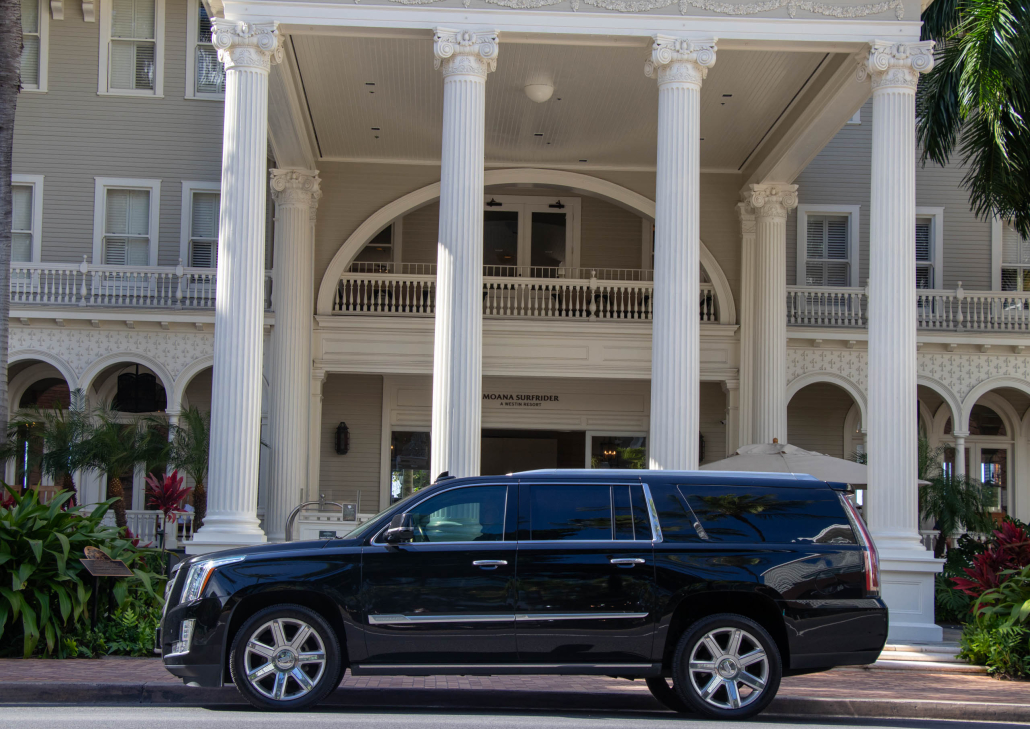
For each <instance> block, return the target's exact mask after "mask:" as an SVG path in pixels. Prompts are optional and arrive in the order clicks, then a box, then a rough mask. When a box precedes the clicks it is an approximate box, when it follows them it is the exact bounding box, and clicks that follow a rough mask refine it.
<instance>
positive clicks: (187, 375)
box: [168, 356, 215, 412]
mask: <svg viewBox="0 0 1030 729" xmlns="http://www.w3.org/2000/svg"><path fill="white" fill-rule="evenodd" d="M214 364H215V358H214V356H208V357H201V358H200V359H198V360H194V361H193V362H190V363H189V364H188V365H186V367H185V368H183V370H182V372H180V373H179V376H178V377H176V378H175V389H174V390H173V391H170V394H169V397H168V409H169V410H170V411H173V412H174V411H177V410H182V404H183V402H185V400H186V388H188V387H189V386H190V382H191V381H192V380H193V378H194V377H196V376H197V375H199V374H200V373H201V372H203V371H204V370H206V369H207V368H208V367H213V366H214Z"/></svg>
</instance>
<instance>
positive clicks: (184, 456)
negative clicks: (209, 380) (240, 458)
mask: <svg viewBox="0 0 1030 729" xmlns="http://www.w3.org/2000/svg"><path fill="white" fill-rule="evenodd" d="M210 439H211V416H210V415H209V414H208V413H204V412H201V411H200V410H199V409H197V408H196V407H195V406H192V405H191V406H190V407H188V408H186V409H185V410H183V411H182V415H180V416H179V424H178V425H177V426H175V428H174V430H173V432H172V441H171V448H170V449H169V453H168V463H169V465H171V466H172V468H176V469H178V470H180V471H183V472H184V473H186V474H187V475H188V476H189V477H190V478H191V479H193V483H194V485H193V510H194V516H193V528H194V530H196V529H199V528H200V527H201V526H203V524H204V515H205V514H206V513H207V487H206V485H205V482H206V481H207V458H208V450H207V449H208V445H209V442H210Z"/></svg>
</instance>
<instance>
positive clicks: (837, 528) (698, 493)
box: [663, 486, 856, 544]
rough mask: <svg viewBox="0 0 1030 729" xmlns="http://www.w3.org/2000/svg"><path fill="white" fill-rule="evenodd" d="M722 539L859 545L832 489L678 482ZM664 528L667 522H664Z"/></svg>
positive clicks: (708, 528)
mask: <svg viewBox="0 0 1030 729" xmlns="http://www.w3.org/2000/svg"><path fill="white" fill-rule="evenodd" d="M680 489H681V491H682V493H683V495H684V496H685V497H686V498H687V501H688V502H689V504H690V506H691V508H692V509H693V511H694V514H696V515H697V518H698V520H699V521H700V522H701V525H702V526H703V527H704V530H705V532H707V534H708V536H709V538H710V539H711V540H712V541H718V542H774V543H778V544H855V543H856V540H855V534H854V532H853V531H852V530H851V525H850V524H849V523H848V518H847V516H846V515H845V513H844V508H843V507H842V506H841V504H840V499H839V498H838V497H837V494H836V492H834V491H830V490H828V489H792V488H770V487H766V486H761V487H748V486H680ZM663 527H664V525H663Z"/></svg>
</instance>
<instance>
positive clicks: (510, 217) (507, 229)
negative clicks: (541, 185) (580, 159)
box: [483, 196, 578, 278]
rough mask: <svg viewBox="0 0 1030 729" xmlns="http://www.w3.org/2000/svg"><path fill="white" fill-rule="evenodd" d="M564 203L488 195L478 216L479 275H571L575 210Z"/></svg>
mask: <svg viewBox="0 0 1030 729" xmlns="http://www.w3.org/2000/svg"><path fill="white" fill-rule="evenodd" d="M577 207H578V204H577V201H575V200H571V199H570V200H569V201H568V204H566V203H563V202H562V201H561V200H558V199H552V198H542V197H518V196H510V197H509V196H490V197H488V198H487V199H486V201H485V203H484V212H483V275H484V276H487V277H491V276H523V277H531V278H564V277H567V276H571V267H572V266H573V265H574V263H573V248H574V243H573V236H574V230H573V228H574V219H575V210H576V209H577Z"/></svg>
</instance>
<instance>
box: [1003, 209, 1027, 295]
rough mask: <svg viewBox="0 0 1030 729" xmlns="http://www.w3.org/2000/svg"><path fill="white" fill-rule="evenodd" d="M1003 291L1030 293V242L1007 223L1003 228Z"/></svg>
mask: <svg viewBox="0 0 1030 729" xmlns="http://www.w3.org/2000/svg"><path fill="white" fill-rule="evenodd" d="M1001 262H1002V269H1001V290H1002V291H1030V240H1027V239H1025V238H1023V236H1021V235H1020V234H1019V233H1018V232H1017V231H1016V229H1015V228H1014V227H1012V226H1011V225H1009V224H1008V223H1005V224H1004V225H1002V228H1001Z"/></svg>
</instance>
